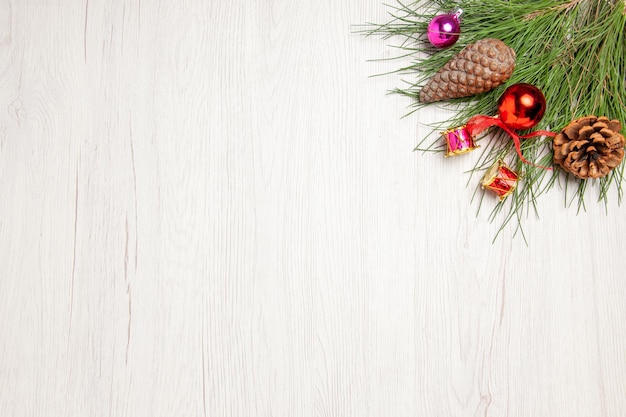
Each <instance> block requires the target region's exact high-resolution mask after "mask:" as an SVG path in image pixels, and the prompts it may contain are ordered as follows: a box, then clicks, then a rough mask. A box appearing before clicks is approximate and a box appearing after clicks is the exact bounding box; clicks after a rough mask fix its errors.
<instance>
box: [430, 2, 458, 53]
mask: <svg viewBox="0 0 626 417" xmlns="http://www.w3.org/2000/svg"><path fill="white" fill-rule="evenodd" d="M462 15H463V9H456V10H454V11H453V12H450V13H447V14H440V15H439V16H435V17H434V18H433V19H432V20H431V21H430V23H429V24H428V41H429V42H430V43H431V45H432V46H434V47H435V48H447V47H449V46H452V45H454V44H455V43H456V41H457V40H458V39H459V35H460V34H461V16H462Z"/></svg>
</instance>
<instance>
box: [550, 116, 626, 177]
mask: <svg viewBox="0 0 626 417" xmlns="http://www.w3.org/2000/svg"><path fill="white" fill-rule="evenodd" d="M620 130H622V124H621V123H620V122H619V120H609V119H608V117H604V116H603V117H596V116H585V117H581V118H580V119H576V120H574V121H573V122H571V123H570V124H569V125H567V126H566V127H565V129H563V130H562V131H561V133H559V134H558V135H557V136H556V137H555V138H554V142H553V147H554V162H555V163H556V164H558V165H560V166H561V167H562V168H563V169H564V170H565V171H567V172H570V173H572V174H574V176H576V177H578V178H582V179H585V178H600V177H604V176H606V175H608V173H609V172H611V170H612V169H613V168H615V167H616V166H618V165H619V164H620V162H622V159H623V158H624V136H622V134H621V133H619V132H620Z"/></svg>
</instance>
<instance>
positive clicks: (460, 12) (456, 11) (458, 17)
mask: <svg viewBox="0 0 626 417" xmlns="http://www.w3.org/2000/svg"><path fill="white" fill-rule="evenodd" d="M464 13H465V12H464V11H463V9H461V8H460V7H457V8H456V9H454V10H452V12H451V13H450V14H451V15H452V16H454V18H455V19H456V20H458V21H459V22H460V21H461V17H462V16H463V14H464Z"/></svg>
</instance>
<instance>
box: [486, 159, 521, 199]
mask: <svg viewBox="0 0 626 417" xmlns="http://www.w3.org/2000/svg"><path fill="white" fill-rule="evenodd" d="M518 180H519V175H517V173H516V172H515V171H513V170H512V169H511V168H509V167H508V166H507V165H506V164H505V163H504V162H502V161H497V162H496V163H495V164H493V165H492V166H491V168H489V170H488V171H487V172H486V173H485V176H484V177H483V179H482V181H481V185H482V187H483V189H484V188H486V189H488V190H491V191H493V192H494V193H495V194H496V195H497V196H498V197H500V201H502V200H504V199H505V198H506V197H507V196H508V195H509V194H511V193H512V192H513V190H515V187H516V186H517V181H518Z"/></svg>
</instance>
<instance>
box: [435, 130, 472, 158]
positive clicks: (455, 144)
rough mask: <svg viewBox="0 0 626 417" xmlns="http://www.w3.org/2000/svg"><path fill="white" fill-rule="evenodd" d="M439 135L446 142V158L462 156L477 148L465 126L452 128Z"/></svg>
mask: <svg viewBox="0 0 626 417" xmlns="http://www.w3.org/2000/svg"><path fill="white" fill-rule="evenodd" d="M441 135H442V136H443V137H444V139H445V140H446V149H447V150H446V157H448V156H456V155H462V154H464V153H467V152H470V151H473V150H474V149H476V148H478V146H477V145H476V144H475V143H474V137H473V136H472V134H471V133H470V131H469V130H467V126H459V127H453V128H452V129H448V130H446V131H445V132H442V133H441Z"/></svg>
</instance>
